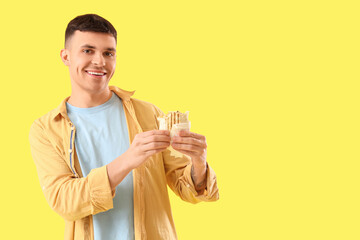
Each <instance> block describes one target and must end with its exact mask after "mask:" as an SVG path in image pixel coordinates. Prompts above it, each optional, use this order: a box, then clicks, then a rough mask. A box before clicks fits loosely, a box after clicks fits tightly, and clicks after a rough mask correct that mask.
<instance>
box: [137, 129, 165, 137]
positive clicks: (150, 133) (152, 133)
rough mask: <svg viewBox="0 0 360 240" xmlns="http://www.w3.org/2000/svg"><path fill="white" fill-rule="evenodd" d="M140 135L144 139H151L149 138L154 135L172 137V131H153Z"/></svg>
mask: <svg viewBox="0 0 360 240" xmlns="http://www.w3.org/2000/svg"><path fill="white" fill-rule="evenodd" d="M140 135H142V136H143V137H149V136H153V135H168V136H170V131H169V130H151V131H146V132H142V133H140Z"/></svg>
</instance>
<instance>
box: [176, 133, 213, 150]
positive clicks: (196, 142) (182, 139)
mask: <svg viewBox="0 0 360 240" xmlns="http://www.w3.org/2000/svg"><path fill="white" fill-rule="evenodd" d="M172 142H173V143H185V144H190V145H196V146H198V147H201V148H207V144H206V140H205V141H204V140H200V139H196V138H193V137H178V136H175V137H173V138H172Z"/></svg>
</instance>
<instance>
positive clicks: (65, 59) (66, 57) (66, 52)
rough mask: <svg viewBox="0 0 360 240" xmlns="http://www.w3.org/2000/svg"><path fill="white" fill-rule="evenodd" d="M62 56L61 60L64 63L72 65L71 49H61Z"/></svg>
mask: <svg viewBox="0 0 360 240" xmlns="http://www.w3.org/2000/svg"><path fill="white" fill-rule="evenodd" d="M60 57H61V60H62V61H63V63H64V64H65V65H66V66H69V65H70V55H69V50H67V49H61V51H60Z"/></svg>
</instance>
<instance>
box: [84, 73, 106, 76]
mask: <svg viewBox="0 0 360 240" xmlns="http://www.w3.org/2000/svg"><path fill="white" fill-rule="evenodd" d="M88 73H90V74H92V75H97V76H103V75H105V73H97V72H88Z"/></svg>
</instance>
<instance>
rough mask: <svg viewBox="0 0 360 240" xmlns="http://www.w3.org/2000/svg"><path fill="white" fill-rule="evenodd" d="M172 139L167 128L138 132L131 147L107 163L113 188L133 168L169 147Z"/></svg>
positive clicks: (113, 188)
mask: <svg viewBox="0 0 360 240" xmlns="http://www.w3.org/2000/svg"><path fill="white" fill-rule="evenodd" d="M170 140H171V138H170V132H169V131H167V130H152V131H147V132H142V133H139V134H137V135H136V136H135V137H134V140H133V142H132V143H131V145H130V147H129V149H128V150H127V151H126V152H125V153H124V154H122V155H120V156H119V157H117V158H116V159H115V160H114V161H112V162H111V163H109V164H108V165H107V173H108V177H109V181H110V187H111V189H112V190H113V191H114V190H115V188H116V186H117V185H119V184H120V182H121V181H122V180H123V179H124V178H125V177H126V175H127V174H128V173H129V172H130V171H131V170H133V169H134V168H137V167H138V166H140V165H141V164H142V163H144V162H145V161H146V160H147V159H148V158H149V157H150V156H152V155H154V154H155V153H158V152H161V151H164V150H165V149H166V148H167V147H169V146H170Z"/></svg>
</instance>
